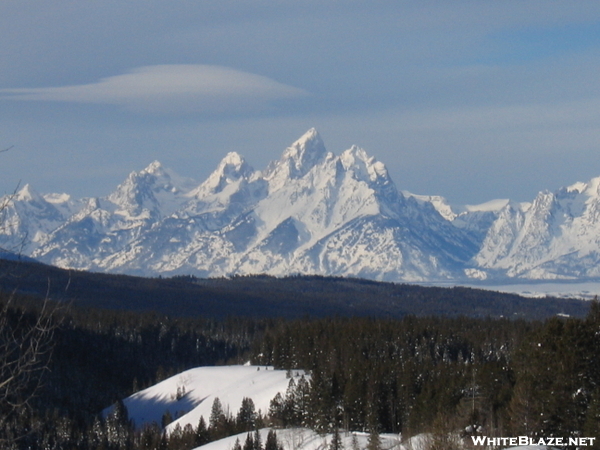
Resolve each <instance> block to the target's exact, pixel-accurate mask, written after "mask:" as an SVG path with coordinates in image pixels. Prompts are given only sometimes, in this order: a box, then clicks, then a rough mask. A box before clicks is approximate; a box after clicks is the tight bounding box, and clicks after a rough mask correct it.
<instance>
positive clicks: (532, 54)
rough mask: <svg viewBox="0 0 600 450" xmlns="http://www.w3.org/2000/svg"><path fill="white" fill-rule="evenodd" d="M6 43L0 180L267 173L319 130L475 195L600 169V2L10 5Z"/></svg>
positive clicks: (395, 173)
mask: <svg viewBox="0 0 600 450" xmlns="http://www.w3.org/2000/svg"><path fill="white" fill-rule="evenodd" d="M0 42H2V45H1V46H0V67H2V70H0V143H1V144H2V145H1V146H0V147H10V146H13V147H12V148H11V149H10V151H8V152H5V153H2V154H1V155H0V158H1V160H0V193H7V192H10V191H12V190H13V189H14V187H15V186H16V185H18V184H19V183H21V184H24V183H30V184H31V185H32V186H33V187H34V189H36V190H38V191H39V192H68V193H71V194H73V195H74V196H76V197H80V196H101V195H106V194H108V193H109V192H110V191H111V190H112V189H114V187H116V185H117V184H118V183H119V182H121V181H122V180H123V179H124V178H125V177H126V176H127V174H128V173H129V172H131V171H133V170H141V169H142V168H144V167H145V166H147V165H148V164H150V163H151V162H152V161H153V160H155V159H158V160H160V161H161V162H163V163H164V164H165V165H166V166H168V167H171V168H172V169H174V170H175V171H176V172H178V173H180V174H182V175H185V176H189V177H192V178H195V179H197V180H199V181H202V180H203V179H204V178H205V177H206V176H207V175H208V174H209V173H210V172H211V171H212V170H213V169H214V168H215V167H216V165H217V164H218V162H219V160H220V159H221V158H222V157H223V156H224V155H225V154H226V153H227V152H229V151H237V152H239V153H241V154H242V155H244V156H245V157H246V159H247V160H248V162H249V163H250V164H251V165H253V166H254V167H255V168H257V169H262V168H264V167H265V166H266V164H267V163H268V161H270V160H272V159H275V158H278V157H279V156H280V154H281V152H282V151H283V149H284V148H285V147H286V146H288V145H289V144H291V143H292V142H293V141H294V140H295V139H297V138H298V137H299V136H300V135H302V134H303V133H304V132H305V131H306V130H307V129H309V128H311V127H316V128H317V129H318V130H319V132H320V133H321V136H322V137H323V139H324V141H325V144H326V146H327V148H328V149H329V150H330V151H333V152H334V153H336V154H339V153H341V152H342V151H343V150H345V149H346V148H349V147H350V146H351V145H353V144H356V145H359V146H360V147H363V148H364V149H365V150H366V151H367V152H368V153H369V154H370V155H373V156H375V157H376V158H377V159H379V160H380V161H382V162H384V163H385V164H386V166H387V167H388V169H389V171H390V174H391V176H392V178H393V179H394V181H395V182H396V185H397V186H398V188H399V189H402V190H409V191H412V192H415V193H419V194H431V195H433V194H437V195H443V196H445V197H447V198H448V199H449V201H451V202H452V203H457V204H463V203H471V204H474V203H480V202H484V201H487V200H491V199H494V198H511V199H514V200H518V201H528V200H532V199H533V197H534V196H535V194H536V193H537V192H538V191H540V190H543V189H550V190H554V189H557V188H559V187H561V186H565V185H569V184H572V183H574V182H576V181H587V180H589V179H590V178H592V177H595V176H600V158H599V157H598V155H599V154H600V114H599V112H600V85H599V76H598V74H599V73H600V70H599V69H600V67H599V66H600V3H598V2H596V1H578V2H558V1H548V0H544V1H522V0H519V1H511V0H507V1H502V2H498V1H484V0H477V1H463V0H456V1H452V2H441V1H435V2H430V1H420V2H405V1H398V0H394V1H377V0H374V1H370V2H366V1H352V0H347V1H342V0H328V1H313V0H303V1H302V2H298V1H291V0H290V1H287V0H272V1H262V0H257V1H239V0H236V1H230V0H223V1H219V2H208V1H173V2H164V1H156V0H139V1H131V0H104V1H102V2H97V1H85V0H78V1H67V0H60V1H55V0H47V1H44V2H39V1H30V0H3V1H2V2H0Z"/></svg>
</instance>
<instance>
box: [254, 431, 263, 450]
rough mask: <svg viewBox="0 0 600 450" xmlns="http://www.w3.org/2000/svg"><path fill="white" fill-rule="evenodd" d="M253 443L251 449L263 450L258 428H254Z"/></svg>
mask: <svg viewBox="0 0 600 450" xmlns="http://www.w3.org/2000/svg"><path fill="white" fill-rule="evenodd" d="M253 444H254V445H253V450H263V446H262V439H261V437H260V430H259V429H258V428H257V429H256V430H254V441H253Z"/></svg>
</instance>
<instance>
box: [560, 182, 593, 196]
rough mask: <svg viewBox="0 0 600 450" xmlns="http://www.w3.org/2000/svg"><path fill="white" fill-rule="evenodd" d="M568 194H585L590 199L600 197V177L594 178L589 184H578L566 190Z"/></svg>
mask: <svg viewBox="0 0 600 450" xmlns="http://www.w3.org/2000/svg"><path fill="white" fill-rule="evenodd" d="M565 191H566V192H568V193H575V194H585V195H587V196H588V197H600V177H596V178H592V179H591V180H590V181H588V182H587V183H583V182H581V181H580V182H577V183H575V184H572V185H571V186H568V187H567V188H565Z"/></svg>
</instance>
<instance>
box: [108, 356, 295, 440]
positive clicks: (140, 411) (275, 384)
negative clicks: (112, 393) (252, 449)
mask: <svg viewBox="0 0 600 450" xmlns="http://www.w3.org/2000/svg"><path fill="white" fill-rule="evenodd" d="M289 375H291V378H288V373H287V372H286V371H285V370H275V369H273V367H269V366H267V367H265V366H251V365H244V366H214V367H198V368H195V369H190V370H187V371H185V372H182V373H180V374H178V375H175V376H173V377H171V378H167V379H166V380H164V381H161V382H160V383H157V384H155V385H154V386H151V387H149V388H147V389H144V390H142V391H139V392H136V393H135V394H133V395H131V396H130V397H128V398H126V399H125V400H124V401H123V403H124V404H125V407H126V408H127V412H128V413H129V418H130V419H132V420H133V421H134V423H135V425H136V427H138V428H142V427H143V426H144V425H146V424H151V423H153V422H155V423H157V424H160V423H161V420H162V417H163V415H164V414H165V413H166V412H169V414H170V415H171V417H173V418H177V419H176V420H174V421H173V422H171V423H170V424H169V425H168V427H167V431H169V430H173V429H174V428H175V427H176V426H177V425H179V426H180V427H181V428H184V427H185V426H186V425H187V424H190V425H192V426H193V427H194V428H195V427H197V426H198V423H199V421H200V417H204V420H205V422H206V424H207V425H208V423H209V419H210V414H211V408H212V405H213V402H214V400H215V398H218V399H219V401H220V402H221V405H222V407H223V410H224V411H229V412H230V413H231V414H233V415H234V416H235V415H236V414H237V412H238V411H239V409H240V406H241V405H242V400H243V399H244V398H245V397H247V398H250V399H252V401H253V402H254V407H255V410H256V412H258V411H259V410H260V411H261V412H262V414H263V415H264V414H266V413H267V412H268V411H269V404H270V402H271V400H272V399H273V398H274V397H275V396H276V395H277V393H281V395H282V396H284V397H285V393H286V390H287V388H288V385H289V384H290V380H292V379H294V382H295V383H296V382H298V380H299V379H300V378H301V377H303V376H305V373H304V371H302V370H294V371H291V372H290V374H289ZM110 411H111V408H109V409H108V410H106V411H105V413H109V412H110Z"/></svg>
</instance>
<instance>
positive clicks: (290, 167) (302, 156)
mask: <svg viewBox="0 0 600 450" xmlns="http://www.w3.org/2000/svg"><path fill="white" fill-rule="evenodd" d="M327 155H328V153H327V150H326V149H325V144H324V143H323V140H322V139H321V136H320V135H319V133H318V132H317V130H315V129H314V128H311V129H310V130H308V131H307V132H306V133H304V135H302V137H301V138H300V139H298V140H297V141H296V142H294V143H293V144H292V145H291V146H290V147H288V148H286V149H285V151H284V152H283V154H282V156H281V158H280V159H279V160H278V161H273V162H271V163H270V164H269V166H268V167H267V169H266V170H265V174H264V178H265V180H267V181H269V184H270V186H271V190H277V189H279V188H281V187H282V186H283V185H285V184H286V181H287V180H288V179H294V178H302V177H303V176H304V175H306V174H307V173H308V172H309V171H310V170H311V169H312V168H313V167H314V166H316V165H317V164H319V163H321V162H322V161H323V160H325V159H327Z"/></svg>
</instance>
